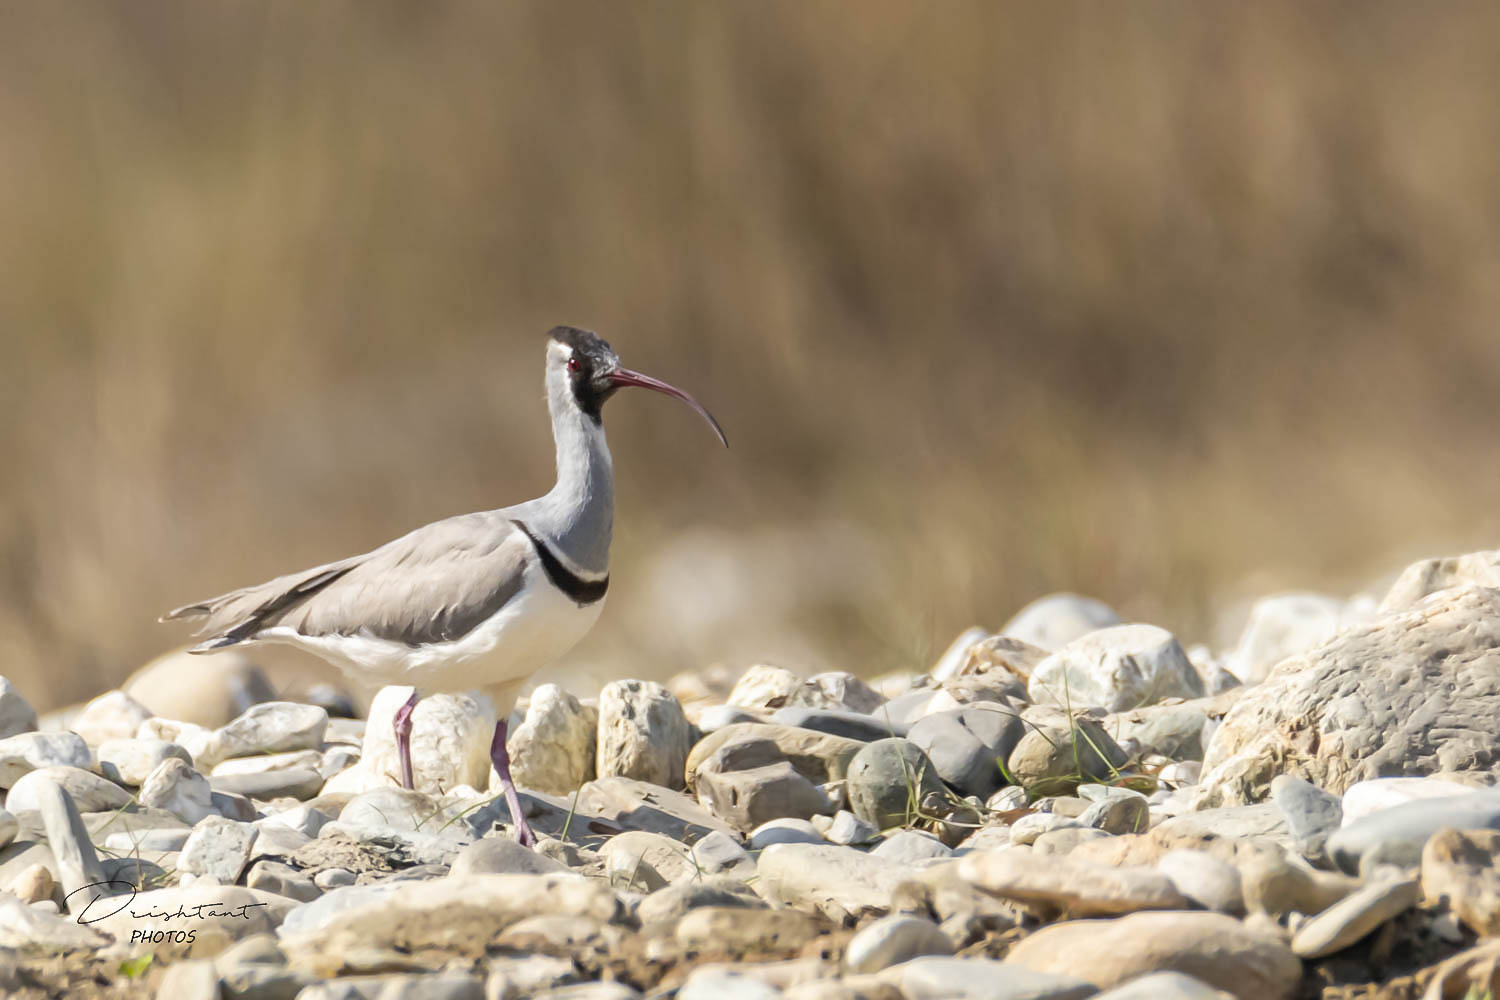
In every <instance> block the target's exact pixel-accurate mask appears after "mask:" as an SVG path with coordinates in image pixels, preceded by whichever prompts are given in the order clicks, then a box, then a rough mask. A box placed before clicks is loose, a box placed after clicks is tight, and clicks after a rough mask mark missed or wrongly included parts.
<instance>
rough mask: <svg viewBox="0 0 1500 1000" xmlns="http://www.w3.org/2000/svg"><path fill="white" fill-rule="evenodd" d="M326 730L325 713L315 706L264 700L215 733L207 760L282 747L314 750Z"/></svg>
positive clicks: (203, 763)
mask: <svg viewBox="0 0 1500 1000" xmlns="http://www.w3.org/2000/svg"><path fill="white" fill-rule="evenodd" d="M327 730H328V712H327V710H326V709H323V708H319V707H318V706H317V705H302V704H298V703H297V702H293V701H267V702H262V703H260V704H259V705H253V706H251V707H250V708H248V709H246V710H245V712H244V713H243V714H241V715H240V716H239V717H238V718H236V719H234V720H233V721H232V722H229V723H228V724H226V725H224V726H222V727H221V728H219V729H218V730H217V731H216V732H215V733H214V739H213V743H212V747H211V749H210V753H209V755H208V759H199V760H198V763H199V764H200V765H201V766H203V767H212V766H213V765H214V764H217V763H219V762H220V761H223V760H227V759H228V758H230V757H247V756H249V755H251V754H259V753H272V752H275V751H285V750H316V749H318V747H320V746H321V745H322V743H323V734H324V733H325V732H327Z"/></svg>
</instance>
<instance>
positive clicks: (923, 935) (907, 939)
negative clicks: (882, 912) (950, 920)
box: [844, 916, 953, 973]
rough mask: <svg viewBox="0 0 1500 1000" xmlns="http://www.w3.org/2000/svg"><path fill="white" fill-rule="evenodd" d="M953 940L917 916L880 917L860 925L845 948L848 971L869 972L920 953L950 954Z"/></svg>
mask: <svg viewBox="0 0 1500 1000" xmlns="http://www.w3.org/2000/svg"><path fill="white" fill-rule="evenodd" d="M951 954H953V943H952V942H951V941H949V940H948V938H947V936H946V935H944V934H943V932H942V931H940V930H938V928H937V925H936V924H934V923H932V922H931V921H928V920H920V919H918V918H916V917H899V916H892V917H882V918H880V919H879V920H876V921H873V922H871V923H869V924H866V925H865V926H864V927H862V928H860V931H859V933H858V934H856V935H854V937H853V938H851V939H850V940H849V944H848V946H847V947H846V948H845V950H844V964H845V966H847V967H848V969H849V971H850V972H855V973H870V972H879V971H880V970H882V969H888V968H890V967H891V966H893V965H900V964H901V963H902V962H909V961H911V960H912V959H914V958H921V957H922V956H923V955H951Z"/></svg>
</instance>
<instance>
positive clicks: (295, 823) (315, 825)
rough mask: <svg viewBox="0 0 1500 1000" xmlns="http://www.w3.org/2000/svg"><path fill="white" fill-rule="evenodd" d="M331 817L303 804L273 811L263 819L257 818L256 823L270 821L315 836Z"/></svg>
mask: <svg viewBox="0 0 1500 1000" xmlns="http://www.w3.org/2000/svg"><path fill="white" fill-rule="evenodd" d="M332 819H333V817H332V816H329V815H328V814H327V813H324V812H322V811H321V810H318V809H314V808H312V807H311V806H305V805H304V806H297V807H296V808H295V809H288V810H286V811H284V812H279V813H273V814H272V815H270V816H267V817H266V818H265V819H263V820H259V821H258V824H267V823H271V824H276V825H278V826H285V827H290V828H291V829H293V830H296V831H298V832H299V833H303V834H306V835H307V836H309V837H316V836H317V835H318V832H319V831H320V830H322V829H323V827H324V826H325V825H327V824H328V823H329V822H330V821H331V820H332Z"/></svg>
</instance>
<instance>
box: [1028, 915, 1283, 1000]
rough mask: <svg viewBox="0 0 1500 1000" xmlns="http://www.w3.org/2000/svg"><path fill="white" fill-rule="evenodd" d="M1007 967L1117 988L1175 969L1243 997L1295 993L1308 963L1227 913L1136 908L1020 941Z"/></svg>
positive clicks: (1268, 999) (1271, 998)
mask: <svg viewBox="0 0 1500 1000" xmlns="http://www.w3.org/2000/svg"><path fill="white" fill-rule="evenodd" d="M1005 964H1007V965H1019V966H1021V967H1023V968H1027V969H1033V970H1036V971H1038V972H1053V973H1066V974H1068V975H1072V976H1078V977H1079V978H1080V979H1086V980H1088V981H1089V982H1091V983H1094V984H1095V985H1096V986H1102V987H1110V986H1116V985H1119V984H1120V983H1124V982H1128V981H1130V980H1131V979H1134V978H1135V977H1136V976H1140V975H1143V974H1145V973H1148V972H1160V971H1163V970H1170V971H1173V972H1181V973H1185V974H1186V975H1189V976H1193V977H1195V978H1197V979H1201V980H1202V981H1203V982H1205V983H1208V984H1209V985H1210V986H1214V987H1217V988H1219V989H1222V990H1226V991H1228V992H1229V993H1231V994H1233V995H1234V996H1236V997H1238V998H1239V1000H1276V998H1278V997H1290V996H1291V995H1292V994H1293V992H1294V991H1295V990H1296V988H1297V984H1298V983H1299V982H1301V980H1302V963H1301V962H1300V961H1298V960H1297V956H1296V955H1293V954H1292V952H1291V950H1290V949H1288V948H1287V946H1286V945H1284V944H1282V943H1281V941H1279V940H1278V939H1276V938H1274V937H1271V936H1269V935H1264V934H1260V933H1257V932H1256V931H1253V930H1251V929H1249V928H1247V927H1246V926H1245V925H1244V924H1242V923H1240V922H1239V921H1238V920H1235V919H1234V918H1233V917H1226V916H1224V915H1223V914H1221V913H1201V912H1197V911H1175V912H1174V911H1166V912H1161V913H1135V914H1131V915H1130V916H1126V917H1120V918H1119V919H1117V920H1069V921H1065V922H1063V923H1058V924H1053V925H1051V926H1050V927H1043V928H1042V929H1041V930H1039V931H1037V932H1036V933H1035V934H1032V935H1031V936H1029V937H1027V938H1025V939H1023V940H1022V941H1020V942H1018V943H1017V944H1015V945H1014V946H1013V947H1012V948H1011V949H1010V951H1009V952H1008V953H1007V954H1006V956H1005Z"/></svg>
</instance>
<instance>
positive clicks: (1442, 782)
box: [1339, 775, 1482, 827]
mask: <svg viewBox="0 0 1500 1000" xmlns="http://www.w3.org/2000/svg"><path fill="white" fill-rule="evenodd" d="M1480 790H1482V789H1481V788H1479V787H1476V786H1475V785H1474V784H1472V783H1470V784H1460V783H1458V782H1456V781H1449V780H1447V779H1445V778H1443V777H1440V776H1438V775H1431V776H1429V777H1425V778H1371V779H1369V780H1367V781H1356V782H1355V783H1354V784H1352V785H1350V786H1349V787H1348V788H1346V789H1344V794H1343V795H1342V796H1340V798H1339V804H1340V806H1341V807H1342V809H1343V817H1342V819H1341V820H1340V822H1339V825H1340V827H1345V826H1352V825H1354V824H1355V823H1356V822H1358V821H1359V820H1362V819H1364V818H1365V817H1366V816H1370V815H1372V814H1374V813H1378V812H1384V811H1385V810H1387V809H1390V808H1392V807H1394V806H1399V805H1405V804H1406V803H1408V802H1417V801H1420V800H1424V799H1448V798H1453V797H1454V796H1455V795H1468V794H1470V793H1472V792H1476V791H1480Z"/></svg>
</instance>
